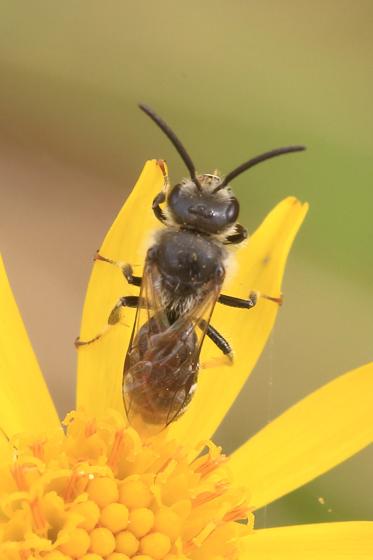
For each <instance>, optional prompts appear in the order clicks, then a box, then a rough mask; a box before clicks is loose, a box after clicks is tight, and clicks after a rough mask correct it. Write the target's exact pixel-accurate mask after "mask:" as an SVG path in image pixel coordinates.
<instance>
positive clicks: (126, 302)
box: [74, 296, 145, 348]
mask: <svg viewBox="0 0 373 560" xmlns="http://www.w3.org/2000/svg"><path fill="white" fill-rule="evenodd" d="M139 306H140V307H144V306H145V301H144V298H141V297H140V296H124V297H121V298H119V300H118V301H117V303H116V304H115V306H114V307H113V309H112V310H111V312H110V314H109V317H108V322H107V325H106V326H105V327H104V328H103V329H102V331H101V332H99V333H98V334H97V335H96V336H94V337H93V338H90V339H89V340H80V338H79V337H78V338H77V339H76V340H75V343H74V344H75V347H76V348H80V347H81V346H87V344H92V343H93V342H96V341H97V340H99V339H100V338H101V337H102V336H103V335H104V334H106V333H107V332H108V331H109V330H110V329H111V328H112V327H114V326H115V325H117V324H118V323H119V322H120V311H121V309H122V308H123V307H132V308H137V307H139Z"/></svg>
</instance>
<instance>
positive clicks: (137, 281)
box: [94, 251, 142, 286]
mask: <svg viewBox="0 0 373 560" xmlns="http://www.w3.org/2000/svg"><path fill="white" fill-rule="evenodd" d="M94 260H95V261H102V262H106V263H109V264H112V265H113V266H116V267H117V268H119V269H120V270H121V272H122V274H123V276H124V277H125V279H126V280H127V282H128V284H131V285H132V286H141V281H142V278H141V276H134V275H133V269H132V266H131V265H130V264H128V263H125V262H123V261H114V260H113V259H108V258H107V257H104V256H103V255H101V254H100V253H99V252H98V251H97V252H96V254H95V256H94Z"/></svg>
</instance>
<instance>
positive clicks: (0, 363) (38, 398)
mask: <svg viewBox="0 0 373 560" xmlns="http://www.w3.org/2000/svg"><path fill="white" fill-rule="evenodd" d="M0 309H1V321H0V370H1V374H0V430H1V431H2V432H3V433H4V434H6V436H7V437H11V436H13V435H14V434H15V433H18V432H21V431H35V432H44V431H45V430H46V429H48V430H49V429H51V430H55V429H59V427H60V422H59V419H58V416H57V413H56V410H55V408H54V405H53V402H52V399H51V397H50V395H49V392H48V389H47V386H46V384H45V382H44V379H43V376H42V374H41V371H40V368H39V365H38V363H37V360H36V357H35V354H34V352H33V350H32V347H31V343H30V341H29V339H28V336H27V332H26V329H25V327H24V324H23V321H22V318H21V315H20V313H19V310H18V307H17V304H16V302H15V299H14V296H13V293H12V290H11V288H10V285H9V282H8V278H7V275H6V272H5V268H4V264H3V261H2V259H1V257H0Z"/></svg>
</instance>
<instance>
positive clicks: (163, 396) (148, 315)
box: [123, 263, 221, 431]
mask: <svg viewBox="0 0 373 560" xmlns="http://www.w3.org/2000/svg"><path fill="white" fill-rule="evenodd" d="M220 287H221V286H220V285H219V284H216V282H211V283H209V284H208V285H207V286H206V287H205V290H204V293H203V294H202V295H201V294H199V295H200V297H199V298H196V297H195V298H192V299H190V300H187V299H185V302H184V303H185V311H184V312H183V313H182V314H181V315H180V316H179V317H178V318H177V319H176V320H173V319H172V306H171V304H170V302H168V303H167V305H163V304H162V293H161V276H160V273H159V271H158V268H157V266H156V264H154V263H146V264H145V268H144V273H143V280H142V285H141V291H140V305H139V307H138V309H137V313H136V320H135V325H134V329H133V332H132V336H131V341H130V346H129V350H128V352H127V356H126V361H125V365H124V374H123V397H124V403H125V407H126V411H127V416H128V418H129V420H130V422H131V423H132V424H133V425H135V427H137V428H139V429H141V428H142V427H143V426H144V425H147V426H151V425H152V426H153V427H154V430H155V431H157V430H158V431H159V429H162V428H163V427H164V426H167V425H168V424H170V423H171V422H172V421H173V420H175V419H176V418H178V417H179V416H180V415H181V414H182V413H183V412H184V410H185V408H186V406H187V405H188V403H189V401H190V400H191V398H192V396H193V392H194V390H195V385H196V382H197V376H198V368H199V363H198V361H199V354H200V350H201V345H202V342H203V338H204V336H205V332H206V328H207V325H208V323H209V321H210V317H211V314H212V311H213V308H214V305H215V303H216V300H217V298H218V296H219V293H220Z"/></svg>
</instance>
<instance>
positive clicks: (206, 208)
mask: <svg viewBox="0 0 373 560" xmlns="http://www.w3.org/2000/svg"><path fill="white" fill-rule="evenodd" d="M197 180H198V185H197V184H196V183H195V182H194V181H193V180H191V179H186V180H184V181H182V182H181V183H179V184H178V185H175V186H174V187H173V188H172V189H171V191H170V192H169V194H168V196H167V206H168V210H169V212H170V214H171V216H172V218H173V221H174V222H175V223H177V224H179V225H180V226H183V227H185V228H188V229H193V230H196V231H200V232H201V233H207V234H219V233H221V232H224V231H225V230H226V229H227V228H230V227H231V226H232V224H234V223H235V222H236V220H237V218H238V213H239V209H240V206H239V203H238V200H237V198H236V197H235V196H234V195H233V193H232V191H231V189H230V188H229V187H225V188H224V189H221V190H219V191H217V192H215V189H216V188H217V187H218V186H219V185H220V184H221V182H222V179H221V178H220V177H219V176H218V175H210V174H205V175H199V176H198V177H197Z"/></svg>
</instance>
